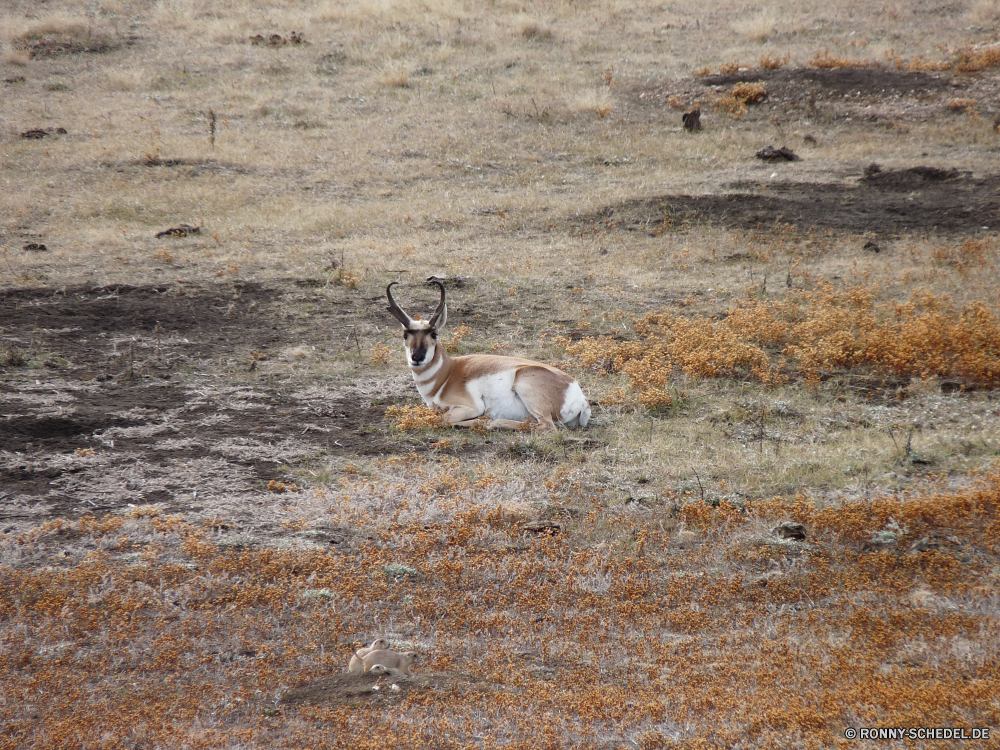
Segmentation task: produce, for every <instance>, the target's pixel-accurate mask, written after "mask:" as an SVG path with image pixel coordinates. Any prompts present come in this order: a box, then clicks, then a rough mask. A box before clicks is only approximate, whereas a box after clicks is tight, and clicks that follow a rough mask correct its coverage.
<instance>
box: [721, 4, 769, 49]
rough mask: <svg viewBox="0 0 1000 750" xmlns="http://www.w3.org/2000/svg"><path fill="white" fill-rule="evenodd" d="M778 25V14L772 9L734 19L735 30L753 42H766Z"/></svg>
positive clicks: (732, 25)
mask: <svg viewBox="0 0 1000 750" xmlns="http://www.w3.org/2000/svg"><path fill="white" fill-rule="evenodd" d="M777 25H778V16H777V15H776V14H775V13H774V11H772V10H770V9H765V10H762V11H760V12H758V13H755V14H754V15H752V16H748V17H746V18H741V19H739V20H736V21H733V22H732V23H731V24H730V26H731V27H732V28H733V30H734V31H735V32H736V33H737V34H739V35H740V36H742V37H743V38H744V39H747V40H749V41H751V42H764V41H766V40H767V38H768V37H770V36H771V35H772V34H774V32H775V30H776V27H777Z"/></svg>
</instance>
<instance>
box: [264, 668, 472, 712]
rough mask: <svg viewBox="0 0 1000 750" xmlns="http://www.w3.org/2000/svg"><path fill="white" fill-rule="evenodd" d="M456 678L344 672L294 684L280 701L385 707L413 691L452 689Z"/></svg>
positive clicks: (429, 674)
mask: <svg viewBox="0 0 1000 750" xmlns="http://www.w3.org/2000/svg"><path fill="white" fill-rule="evenodd" d="M456 682H457V679H456V678H455V677H453V676H451V675H444V674H433V673H428V674H415V675H412V676H410V677H406V678H402V679H400V678H394V677H390V676H388V675H381V674H373V673H372V672H365V673H363V674H351V673H350V672H344V673H341V674H334V675H329V676H327V677H321V678H320V679H318V680H315V681H313V682H310V683H308V684H306V685H301V686H299V687H296V688H293V689H292V690H289V691H288V692H287V693H285V694H284V695H283V696H282V698H281V703H282V704H283V705H286V706H288V707H289V708H291V707H294V706H328V707H334V706H342V705H347V706H353V705H359V704H371V705H374V706H385V707H388V706H393V705H396V704H398V703H399V702H400V701H401V700H404V699H406V698H407V697H408V696H410V695H411V694H412V693H414V692H431V691H433V690H440V689H442V688H449V689H453V688H454V686H455V684H456Z"/></svg>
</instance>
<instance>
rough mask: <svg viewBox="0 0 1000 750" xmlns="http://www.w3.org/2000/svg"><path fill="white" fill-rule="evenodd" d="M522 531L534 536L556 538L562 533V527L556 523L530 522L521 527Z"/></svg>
mask: <svg viewBox="0 0 1000 750" xmlns="http://www.w3.org/2000/svg"><path fill="white" fill-rule="evenodd" d="M521 530H522V531H529V532H531V533H532V534H544V535H546V536H555V535H556V534H558V533H559V532H560V531H562V526H560V525H559V524H558V523H556V522H555V521H529V522H528V523H526V524H524V526H522V527H521Z"/></svg>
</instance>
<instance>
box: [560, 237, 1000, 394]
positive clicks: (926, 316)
mask: <svg viewBox="0 0 1000 750" xmlns="http://www.w3.org/2000/svg"><path fill="white" fill-rule="evenodd" d="M962 257H963V258H964V257H965V256H962ZM951 260H952V256H951V255H948V254H946V255H944V256H942V258H941V260H940V262H942V263H947V262H950V261H951ZM967 261H968V259H967V258H966V259H965V262H967ZM958 262H963V261H958ZM632 328H633V331H634V332H635V338H634V339H632V340H629V341H624V342H622V341H617V340H614V339H611V338H609V337H605V336H602V337H597V338H587V339H582V340H580V341H578V342H575V343H569V342H568V341H566V340H564V341H563V343H564V344H565V345H566V348H567V351H569V352H570V353H571V354H573V355H575V356H576V357H578V358H579V360H580V361H581V362H582V363H584V364H585V365H588V366H596V365H601V366H603V367H604V368H605V369H606V370H608V371H611V372H621V373H624V374H626V375H628V376H629V378H630V379H631V380H632V385H633V388H634V390H635V391H636V392H637V395H636V400H638V401H640V402H642V403H644V404H646V405H647V406H663V405H666V404H669V403H670V402H671V400H672V399H671V395H670V391H669V385H670V380H671V375H672V373H673V371H674V370H675V369H677V370H680V371H682V372H684V373H685V374H686V375H689V376H696V377H705V378H715V377H738V378H750V379H753V380H757V381H760V382H762V383H765V384H776V383H781V382H785V381H787V380H788V379H789V378H794V377H801V378H803V379H805V380H806V381H807V382H810V383H816V382H819V380H820V379H821V377H822V376H823V375H824V374H829V373H831V372H838V371H839V372H848V371H850V372H856V373H857V372H860V373H866V374H870V375H874V376H881V377H899V378H931V377H941V378H954V379H957V380H959V381H961V382H962V383H964V384H967V385H970V386H981V387H989V388H993V387H996V386H997V385H998V384H1000V320H998V319H997V316H996V314H995V313H993V312H992V311H991V310H990V309H989V308H987V306H986V305H984V304H983V303H981V302H975V303H973V304H971V305H968V306H963V307H958V306H957V305H955V304H954V302H952V300H951V299H950V298H949V297H947V296H938V295H934V294H931V293H929V292H925V291H916V292H914V293H913V294H912V296H911V297H910V299H909V300H907V301H906V302H882V301H878V300H877V299H876V297H875V292H874V291H873V290H872V288H871V287H862V286H855V287H850V288H848V289H845V290H835V289H834V288H832V287H831V286H829V285H823V286H821V287H820V288H818V289H816V290H813V291H799V292H794V293H791V294H789V295H788V297H787V298H786V299H783V300H760V299H757V298H754V297H748V298H744V299H740V300H738V301H737V303H736V305H735V306H734V307H733V308H732V309H731V310H730V311H729V313H728V315H727V316H726V317H725V318H723V319H722V320H715V319H713V318H710V317H707V316H690V317H689V316H684V315H681V314H678V313H676V312H674V311H671V310H662V311H660V312H655V313H650V314H648V315H645V316H644V317H642V318H639V319H636V320H634V321H633V324H632Z"/></svg>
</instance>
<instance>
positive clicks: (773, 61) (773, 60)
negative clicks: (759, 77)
mask: <svg viewBox="0 0 1000 750" xmlns="http://www.w3.org/2000/svg"><path fill="white" fill-rule="evenodd" d="M791 59H792V56H791V54H786V55H785V56H784V57H776V56H773V55H772V54H771V53H770V52H765V53H764V54H763V55H761V58H760V60H759V61H758V62H759V65H760V67H761V68H763V69H764V70H777V69H778V68H780V67H782V66H783V65H788V63H789V62H790V61H791Z"/></svg>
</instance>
